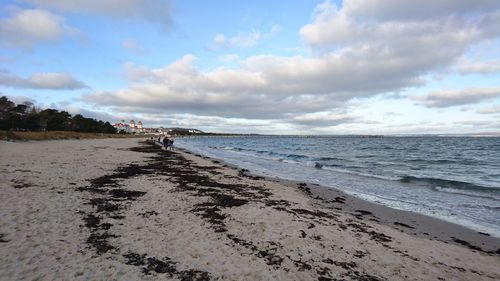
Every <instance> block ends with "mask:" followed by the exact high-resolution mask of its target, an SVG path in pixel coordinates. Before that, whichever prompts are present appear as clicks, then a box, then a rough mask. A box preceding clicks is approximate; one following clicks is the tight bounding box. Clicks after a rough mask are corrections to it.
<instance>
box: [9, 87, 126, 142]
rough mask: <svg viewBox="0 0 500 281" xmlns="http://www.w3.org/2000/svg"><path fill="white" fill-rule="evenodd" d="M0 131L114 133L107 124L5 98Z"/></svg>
mask: <svg viewBox="0 0 500 281" xmlns="http://www.w3.org/2000/svg"><path fill="white" fill-rule="evenodd" d="M0 130H16V131H75V132H88V133H112V134H113V133H116V128H115V127H113V126H112V125H111V124H110V123H109V122H104V121H101V120H96V119H93V118H86V117H84V116H82V115H81V114H76V115H75V116H72V115H71V114H69V113H68V112H66V111H59V110H56V109H43V110H42V109H40V108H37V107H36V106H35V105H34V104H33V103H31V102H24V103H21V104H15V103H14V102H12V101H10V100H9V99H8V98H7V97H5V96H2V97H0Z"/></svg>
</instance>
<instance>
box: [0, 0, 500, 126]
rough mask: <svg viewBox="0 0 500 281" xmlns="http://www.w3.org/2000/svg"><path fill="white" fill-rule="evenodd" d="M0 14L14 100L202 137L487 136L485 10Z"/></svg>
mask: <svg viewBox="0 0 500 281" xmlns="http://www.w3.org/2000/svg"><path fill="white" fill-rule="evenodd" d="M79 2H80V3H79ZM0 3H1V5H0V92H1V93H2V94H3V95H7V96H9V97H11V98H12V99H14V100H16V101H22V100H26V99H28V100H31V101H33V102H35V103H36V104H38V105H40V106H42V107H55V108H59V109H64V110H68V111H70V112H71V113H83V114H85V115H87V116H90V117H95V118H99V119H104V120H107V121H111V122H116V121H119V120H121V119H125V120H129V119H136V120H137V119H140V120H142V121H143V122H144V123H145V125H146V126H152V127H157V126H184V127H195V128H199V129H202V130H206V131H216V132H238V133H247V132H255V133H273V134H351V133H354V134H421V133H460V134H461V133H498V132H500V28H499V26H500V2H499V1H493V0H478V1H468V0H434V1H431V0H422V1H411V2H404V1H396V0H380V1H374V0H346V1H286V2H285V1H167V0H164V1H155V0H144V1H139V0H121V1H119V0H112V1H97V0H88V1H63V0H60V1H55V0H18V1H13V0H12V1H5V0H4V1H1V2H0Z"/></svg>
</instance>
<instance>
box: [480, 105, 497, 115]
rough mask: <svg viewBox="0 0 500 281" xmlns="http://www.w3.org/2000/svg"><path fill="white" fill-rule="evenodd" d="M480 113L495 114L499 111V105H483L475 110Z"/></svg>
mask: <svg viewBox="0 0 500 281" xmlns="http://www.w3.org/2000/svg"><path fill="white" fill-rule="evenodd" d="M477 112H478V113H480V114H495V113H500V105H494V106H490V107H484V108H481V109H479V110H478V111H477Z"/></svg>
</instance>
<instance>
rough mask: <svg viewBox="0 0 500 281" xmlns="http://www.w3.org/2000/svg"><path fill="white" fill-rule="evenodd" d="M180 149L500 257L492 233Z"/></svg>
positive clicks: (315, 197)
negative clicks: (257, 171)
mask: <svg viewBox="0 0 500 281" xmlns="http://www.w3.org/2000/svg"><path fill="white" fill-rule="evenodd" d="M176 149H177V150H180V151H183V152H184V153H188V154H192V155H194V156H197V157H201V158H203V159H209V160H210V161H212V162H214V161H215V162H216V163H221V164H223V165H226V166H228V167H230V168H232V169H235V170H239V171H243V172H244V173H245V174H247V175H248V176H250V177H255V178H263V179H266V180H270V181H275V182H279V183H282V184H284V185H287V186H290V187H295V188H298V189H299V190H301V191H303V192H304V193H305V194H306V195H308V196H309V197H310V198H311V200H314V202H315V204H320V205H322V206H326V207H328V208H333V209H337V210H341V211H344V212H348V213H351V214H352V215H354V216H358V217H363V216H364V217H367V218H368V219H370V220H372V221H374V222H377V223H382V224H385V225H387V226H390V227H392V228H395V229H397V230H399V231H401V232H405V233H408V234H411V235H416V236H418V237H421V238H426V239H431V240H432V239H436V240H439V241H443V242H445V243H454V244H456V245H461V246H465V247H468V248H470V249H474V250H479V251H484V252H490V253H496V254H498V255H500V238H499V237H495V236H491V235H490V234H488V233H483V232H479V231H476V230H474V229H472V228H468V227H466V226H463V225H459V224H457V223H453V222H450V221H446V220H443V219H439V218H436V217H432V216H428V215H424V214H419V213H415V212H411V211H406V210H400V209H394V208H391V207H388V206H385V205H382V204H378V203H375V202H370V201H368V200H364V199H361V198H359V197H356V196H354V195H350V194H348V193H346V192H344V191H342V190H340V189H338V188H334V187H327V186H322V185H319V184H314V183H307V182H301V181H295V180H289V179H283V178H279V177H269V176H262V175H257V174H253V173H251V172H249V171H248V170H246V169H243V168H242V167H238V166H237V165H233V164H231V163H227V162H225V161H224V160H223V159H218V158H214V157H209V156H206V155H201V154H198V153H195V152H192V151H190V150H188V149H185V148H176ZM339 198H340V199H339Z"/></svg>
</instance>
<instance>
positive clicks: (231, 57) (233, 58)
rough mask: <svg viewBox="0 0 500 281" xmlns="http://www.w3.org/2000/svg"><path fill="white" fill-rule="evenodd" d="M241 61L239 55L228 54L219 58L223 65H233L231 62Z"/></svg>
mask: <svg viewBox="0 0 500 281" xmlns="http://www.w3.org/2000/svg"><path fill="white" fill-rule="evenodd" d="M239 59H240V56H239V55H238V54H226V55H222V56H219V60H220V61H222V62H223V63H231V62H236V61H238V60H239Z"/></svg>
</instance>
